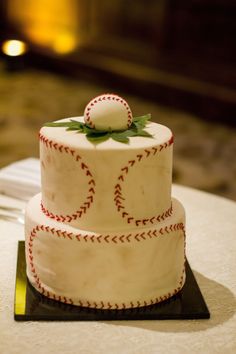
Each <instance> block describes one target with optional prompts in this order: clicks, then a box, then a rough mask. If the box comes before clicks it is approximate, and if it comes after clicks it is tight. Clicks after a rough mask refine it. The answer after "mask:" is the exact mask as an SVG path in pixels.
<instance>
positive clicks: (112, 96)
mask: <svg viewBox="0 0 236 354" xmlns="http://www.w3.org/2000/svg"><path fill="white" fill-rule="evenodd" d="M108 95H109V96H108ZM107 100H109V101H110V100H112V101H119V102H120V103H121V104H122V105H123V106H124V107H125V109H126V110H127V113H128V124H127V128H129V127H130V125H131V124H132V112H131V110H130V108H129V105H128V103H127V102H126V101H125V100H124V99H122V98H121V97H119V96H117V95H116V94H114V93H108V94H103V95H100V96H97V97H95V98H93V99H92V100H91V101H90V102H89V103H88V104H87V106H86V108H85V115H86V119H87V122H88V124H89V125H90V127H91V128H93V129H95V127H96V126H95V124H94V122H93V121H92V118H91V116H90V112H89V111H90V110H91V109H92V107H91V106H94V104H95V103H97V102H102V101H107Z"/></svg>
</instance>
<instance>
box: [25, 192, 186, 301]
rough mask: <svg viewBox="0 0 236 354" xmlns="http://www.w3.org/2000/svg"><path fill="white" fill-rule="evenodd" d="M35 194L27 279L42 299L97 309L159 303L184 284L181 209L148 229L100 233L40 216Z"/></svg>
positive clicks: (30, 213) (29, 214)
mask: <svg viewBox="0 0 236 354" xmlns="http://www.w3.org/2000/svg"><path fill="white" fill-rule="evenodd" d="M40 200H41V195H39V194H38V195H37V196H35V197H34V198H32V199H31V201H30V202H29V204H28V207H27V210H26V259H27V275H28V278H29V280H30V282H31V283H32V285H33V286H34V287H35V288H36V289H37V290H38V291H39V292H41V293H43V294H44V295H46V296H48V297H51V298H54V299H57V300H59V301H62V302H66V303H73V304H75V305H82V306H88V307H97V308H129V307H137V306H144V305H149V304H152V303H156V302H159V301H162V300H164V299H166V298H168V297H170V296H172V295H174V294H175V293H176V292H178V291H179V290H180V289H181V288H182V286H183V284H184V281H185V272H184V262H185V254H184V245H185V237H184V229H183V227H184V222H185V221H184V209H183V207H182V205H181V204H180V203H179V202H178V201H177V200H175V199H173V214H172V216H171V217H169V218H168V219H166V220H165V221H162V222H160V223H157V224H155V225H154V226H152V227H143V228H141V229H140V230H139V232H138V233H137V230H136V229H132V230H127V231H124V232H120V231H119V230H117V231H116V232H115V231H114V232H110V233H105V234H101V233H98V232H86V231H83V230H80V229H77V228H73V227H71V226H69V225H65V224H63V223H59V222H56V221H55V220H51V219H50V218H48V217H46V216H45V215H44V214H43V213H42V211H41V209H40Z"/></svg>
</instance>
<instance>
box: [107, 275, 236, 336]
mask: <svg viewBox="0 0 236 354" xmlns="http://www.w3.org/2000/svg"><path fill="white" fill-rule="evenodd" d="M193 273H194V276H195V278H196V280H197V283H198V285H199V287H200V289H201V292H202V294H203V296H204V299H205V301H206V303H207V306H208V309H209V311H210V314H211V317H210V319H209V320H208V321H203V320H198V319H193V320H191V323H194V324H195V326H192V325H190V323H189V321H170V320H169V321H129V322H126V321H122V322H121V321H118V322H116V321H113V322H112V324H113V325H119V326H120V325H122V326H127V327H135V328H142V329H147V330H148V331H150V330H151V331H156V332H165V333H167V332H169V333H185V332H201V331H205V330H208V329H210V328H213V327H216V326H219V325H222V324H224V323H225V322H227V321H229V320H230V319H231V318H232V317H233V316H234V315H235V313H236V298H235V296H234V294H233V293H232V292H231V291H230V290H229V289H228V288H227V287H225V286H224V285H222V284H220V283H218V282H216V281H214V280H212V279H210V278H207V277H205V276H204V275H203V274H201V273H199V272H196V271H194V270H193Z"/></svg>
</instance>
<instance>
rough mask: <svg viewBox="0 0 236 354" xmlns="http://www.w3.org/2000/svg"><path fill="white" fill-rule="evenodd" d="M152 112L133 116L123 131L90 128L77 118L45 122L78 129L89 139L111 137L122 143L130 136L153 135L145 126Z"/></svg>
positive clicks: (55, 125) (101, 139) (70, 129)
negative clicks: (129, 124)
mask: <svg viewBox="0 0 236 354" xmlns="http://www.w3.org/2000/svg"><path fill="white" fill-rule="evenodd" d="M150 118H151V114H146V115H144V116H140V117H135V118H133V122H132V124H131V126H130V127H129V129H126V130H121V131H101V130H96V129H93V128H90V127H89V126H88V125H86V124H85V123H82V122H78V121H76V120H73V119H70V121H69V122H49V123H45V124H44V125H45V126H46V127H65V128H67V129H66V130H68V131H77V132H78V133H84V134H86V138H87V139H88V140H89V141H92V142H97V143H101V142H103V141H106V140H107V139H109V138H112V139H113V140H116V141H119V142H120V143H125V144H127V143H129V138H130V137H133V136H143V137H152V135H151V134H149V133H148V132H146V131H145V130H144V128H145V127H146V124H147V122H148V120H149V119H150Z"/></svg>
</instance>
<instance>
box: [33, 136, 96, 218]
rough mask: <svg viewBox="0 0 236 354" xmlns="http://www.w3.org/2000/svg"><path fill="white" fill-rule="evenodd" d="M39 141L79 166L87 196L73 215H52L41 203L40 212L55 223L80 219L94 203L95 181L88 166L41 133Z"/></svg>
mask: <svg viewBox="0 0 236 354" xmlns="http://www.w3.org/2000/svg"><path fill="white" fill-rule="evenodd" d="M39 139H40V141H41V142H42V143H43V144H44V145H46V147H47V148H51V149H54V150H56V151H58V152H60V153H66V154H69V155H71V156H72V157H73V158H74V159H75V160H76V161H77V162H78V163H79V164H80V168H81V170H82V171H83V172H84V174H85V176H86V177H87V178H88V195H87V197H86V200H85V201H84V203H83V204H82V205H81V206H80V208H79V209H78V210H77V211H75V212H74V213H73V214H70V215H57V214H54V213H53V212H51V211H50V210H48V209H46V208H45V206H44V205H43V203H42V202H41V209H42V212H43V213H44V214H45V215H46V216H47V217H49V218H51V219H54V220H56V221H61V222H71V221H73V220H76V219H78V218H81V216H82V215H83V214H85V213H86V212H87V210H88V209H89V208H90V206H91V204H92V203H93V201H94V195H95V181H94V179H93V175H92V173H91V171H90V170H89V168H88V166H87V165H86V164H85V163H84V162H83V160H82V158H81V156H80V155H79V154H77V153H76V152H75V150H73V149H71V148H70V147H68V146H65V145H61V144H58V143H56V142H54V141H53V140H49V139H48V138H46V137H45V136H44V135H43V134H41V133H39Z"/></svg>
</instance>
